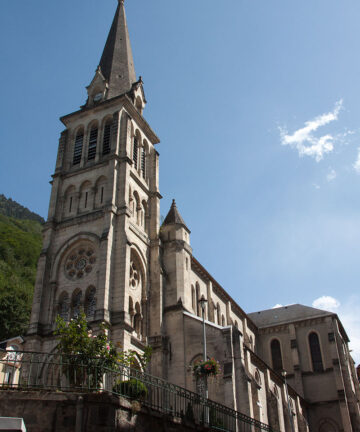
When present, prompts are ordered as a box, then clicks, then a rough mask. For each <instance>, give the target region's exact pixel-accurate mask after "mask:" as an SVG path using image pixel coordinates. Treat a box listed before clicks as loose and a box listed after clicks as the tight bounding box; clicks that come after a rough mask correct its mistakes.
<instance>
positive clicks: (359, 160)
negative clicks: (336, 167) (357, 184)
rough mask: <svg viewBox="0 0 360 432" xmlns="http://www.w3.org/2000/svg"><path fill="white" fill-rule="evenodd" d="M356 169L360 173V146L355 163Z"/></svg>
mask: <svg viewBox="0 0 360 432" xmlns="http://www.w3.org/2000/svg"><path fill="white" fill-rule="evenodd" d="M353 167H354V170H355V171H356V172H357V173H358V174H360V147H359V148H358V155H357V158H356V161H355V163H354V164H353Z"/></svg>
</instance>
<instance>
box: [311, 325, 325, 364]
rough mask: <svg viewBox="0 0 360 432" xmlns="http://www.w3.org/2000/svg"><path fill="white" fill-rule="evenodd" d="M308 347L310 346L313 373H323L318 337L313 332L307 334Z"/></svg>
mask: <svg viewBox="0 0 360 432" xmlns="http://www.w3.org/2000/svg"><path fill="white" fill-rule="evenodd" d="M309 346H310V353H311V361H312V367H313V371H314V372H323V370H324V368H323V362H322V358H321V349H320V342H319V336H318V335H317V334H316V333H315V332H312V333H310V334H309Z"/></svg>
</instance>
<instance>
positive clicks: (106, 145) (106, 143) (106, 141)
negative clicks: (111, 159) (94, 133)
mask: <svg viewBox="0 0 360 432" xmlns="http://www.w3.org/2000/svg"><path fill="white" fill-rule="evenodd" d="M110 139H111V123H107V124H106V125H105V127H104V137H103V151H102V154H103V155H107V154H109V153H110Z"/></svg>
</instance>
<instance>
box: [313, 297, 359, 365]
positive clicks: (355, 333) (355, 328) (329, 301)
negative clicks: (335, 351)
mask: <svg viewBox="0 0 360 432" xmlns="http://www.w3.org/2000/svg"><path fill="white" fill-rule="evenodd" d="M312 305H313V307H316V308H318V309H324V310H328V311H330V312H334V313H336V314H337V315H338V316H339V318H340V320H341V322H342V324H343V326H344V328H345V331H346V333H347V335H348V336H349V338H350V344H349V347H350V349H351V350H352V353H351V355H352V357H353V359H354V360H355V362H356V364H359V363H360V298H358V297H356V296H352V297H350V298H348V299H346V301H345V302H343V303H342V304H341V303H340V302H339V300H337V299H336V298H334V297H331V296H322V297H319V298H317V299H316V300H314V301H313V303H312Z"/></svg>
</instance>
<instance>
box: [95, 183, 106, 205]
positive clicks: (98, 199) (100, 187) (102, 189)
mask: <svg viewBox="0 0 360 432" xmlns="http://www.w3.org/2000/svg"><path fill="white" fill-rule="evenodd" d="M106 185H107V179H106V177H104V176H101V177H100V178H99V179H98V180H97V182H96V186H95V191H96V196H95V206H96V207H97V208H99V207H102V206H103V205H104V204H105V200H106Z"/></svg>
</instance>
